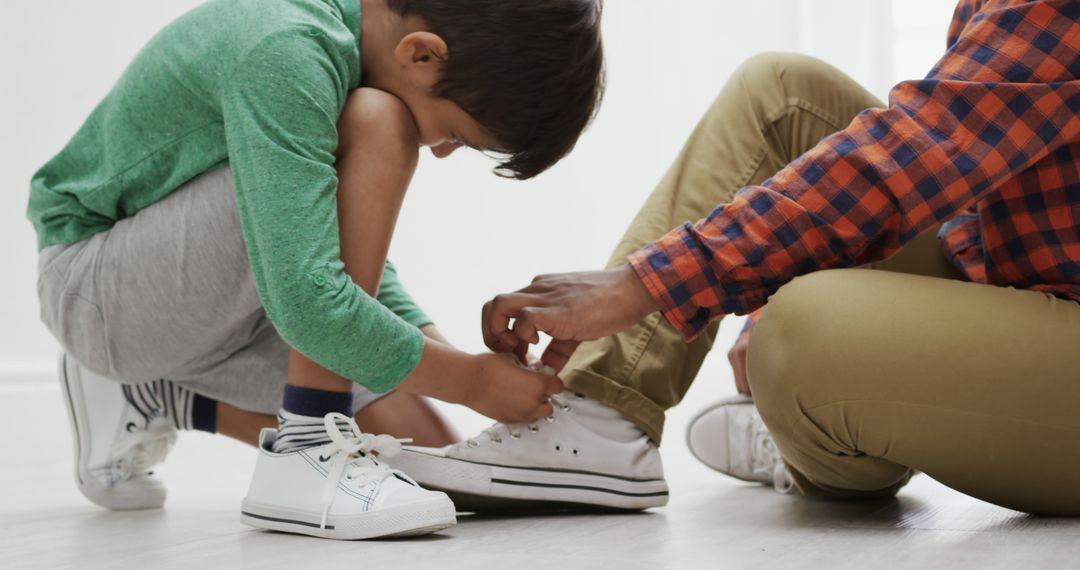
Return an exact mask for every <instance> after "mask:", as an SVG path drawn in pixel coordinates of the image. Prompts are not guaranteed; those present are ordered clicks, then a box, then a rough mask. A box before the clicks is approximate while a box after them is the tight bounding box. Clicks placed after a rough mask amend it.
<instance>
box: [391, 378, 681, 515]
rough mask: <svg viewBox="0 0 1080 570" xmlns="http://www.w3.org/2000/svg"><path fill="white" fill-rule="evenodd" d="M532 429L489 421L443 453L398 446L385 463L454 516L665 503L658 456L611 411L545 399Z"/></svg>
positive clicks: (575, 397) (580, 399)
mask: <svg viewBox="0 0 1080 570" xmlns="http://www.w3.org/2000/svg"><path fill="white" fill-rule="evenodd" d="M552 403H553V405H554V407H555V412H554V413H553V414H552V415H551V416H549V417H547V418H546V419H542V420H540V421H537V422H535V423H532V424H517V425H506V424H501V423H496V424H495V425H493V426H491V427H489V428H488V429H486V430H484V431H483V432H481V433H480V434H479V435H477V436H476V437H474V438H471V439H468V440H466V441H464V442H461V443H458V444H454V445H450V446H447V447H443V448H423V447H405V448H404V450H403V451H402V453H401V454H400V455H398V456H397V457H395V458H394V459H392V460H391V461H392V462H393V464H394V466H395V467H398V468H401V469H403V470H405V471H406V472H408V473H409V474H410V475H411V476H413V477H415V478H416V480H417V481H418V482H419V483H420V484H421V485H424V486H425V487H428V488H431V489H439V490H441V491H445V492H446V493H447V494H448V495H450V497H451V498H452V499H453V500H454V503H455V505H456V506H457V508H458V510H459V511H472V512H483V511H500V510H591V509H619V510H642V509H647V508H650V507H659V506H663V505H665V504H667V501H668V486H667V482H666V481H665V480H664V469H663V465H662V464H661V461H660V453H659V452H658V451H657V449H656V446H655V445H654V444H653V443H652V442H651V441H650V440H649V438H648V437H647V436H646V435H645V434H644V433H643V432H642V431H641V430H640V429H638V428H637V426H635V425H634V424H633V423H631V422H630V421H628V420H627V419H625V418H624V417H623V416H622V414H620V413H619V412H617V411H615V410H613V409H611V408H609V407H607V406H605V405H603V404H601V403H599V402H596V401H594V400H590V399H588V398H585V397H584V396H582V395H580V394H574V393H572V392H563V393H561V394H559V395H558V396H553V397H552Z"/></svg>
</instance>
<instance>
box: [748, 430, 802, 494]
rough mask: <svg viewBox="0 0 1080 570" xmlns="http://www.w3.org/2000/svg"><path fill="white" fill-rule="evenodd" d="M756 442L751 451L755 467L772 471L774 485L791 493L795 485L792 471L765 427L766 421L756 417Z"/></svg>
mask: <svg viewBox="0 0 1080 570" xmlns="http://www.w3.org/2000/svg"><path fill="white" fill-rule="evenodd" d="M755 419H756V421H755V422H754V433H753V437H754V444H753V449H752V450H751V451H750V461H751V466H752V467H753V469H754V470H755V471H756V470H759V469H760V470H764V471H766V472H771V473H772V478H773V487H775V488H776V490H777V491H780V492H781V493H790V492H791V490H792V488H793V487H794V485H795V482H794V481H792V479H791V473H790V472H789V471H788V470H787V466H786V465H784V459H783V458H782V457H781V456H780V450H779V449H777V448H776V443H775V442H774V441H773V438H772V434H770V433H769V430H768V428H766V427H765V422H763V421H761V419H760V418H755Z"/></svg>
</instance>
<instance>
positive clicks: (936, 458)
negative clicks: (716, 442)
mask: <svg viewBox="0 0 1080 570" xmlns="http://www.w3.org/2000/svg"><path fill="white" fill-rule="evenodd" d="M880 105H881V103H880V102H879V101H878V100H876V99H875V98H874V97H873V96H872V95H870V94H869V93H868V92H867V91H865V90H864V89H862V88H861V87H860V86H859V85H857V84H856V83H855V82H854V81H852V80H851V79H850V78H848V77H846V76H845V75H843V74H842V73H841V72H839V71H838V70H836V69H834V68H832V67H830V66H828V65H826V64H824V63H822V62H820V61H817V60H814V59H811V58H808V57H804V56H798V55H779V54H768V55H762V56H757V57H755V58H753V59H751V60H749V61H748V62H747V63H746V64H744V65H743V66H742V67H741V68H740V69H739V70H738V71H737V72H736V74H735V75H734V77H733V78H732V80H731V81H730V82H729V83H728V84H727V86H725V88H724V89H723V91H722V92H721V93H720V96H719V97H718V98H717V100H716V102H715V103H714V104H713V106H712V107H711V108H710V109H709V111H708V112H707V113H706V115H705V117H704V118H703V119H702V121H701V123H700V125H698V127H697V129H696V130H695V131H694V133H693V134H692V135H691V137H690V140H689V142H688V143H687V144H686V147H685V148H684V149H683V151H682V153H681V154H680V156H679V157H678V159H677V160H676V162H675V164H674V165H673V166H672V168H671V170H670V171H669V172H668V174H667V175H666V176H665V178H664V179H663V181H662V182H661V183H660V185H659V186H658V187H657V189H656V191H655V192H654V193H653V194H652V196H650V198H649V199H648V201H647V202H646V204H645V206H644V207H643V208H642V210H641V212H640V213H639V214H638V216H637V218H636V219H635V220H634V221H633V223H632V224H631V226H630V229H629V230H628V231H627V232H626V235H625V236H624V238H623V240H622V242H621V243H620V244H619V246H618V247H617V248H616V250H615V253H614V255H613V256H612V259H611V262H610V263H611V264H612V265H617V264H621V263H625V262H626V261H625V259H626V256H627V255H628V254H630V253H632V252H633V251H635V250H636V249H638V248H640V247H641V246H643V245H645V244H646V243H648V242H650V241H653V240H655V239H657V238H659V237H660V236H661V235H663V234H664V233H666V232H667V231H668V230H670V229H671V228H673V227H675V226H677V225H679V224H681V223H683V222H685V221H693V220H698V219H700V218H702V217H704V216H705V215H706V214H707V213H708V212H709V211H710V210H712V209H713V208H714V207H716V206H717V205H719V204H721V203H724V202H728V201H730V200H731V198H732V196H733V194H734V193H735V192H736V191H737V190H738V189H740V188H742V187H743V186H746V185H748V184H755V183H760V182H762V181H763V180H765V179H766V178H768V177H769V176H771V175H772V174H774V173H775V172H776V171H778V170H780V169H781V168H782V167H784V166H785V165H786V164H787V163H788V162H790V161H792V160H793V159H795V158H796V157H797V156H799V155H800V154H802V153H803V152H804V151H806V150H808V149H810V148H811V147H813V146H814V145H815V144H816V143H817V142H818V141H820V140H821V139H822V138H824V137H825V136H827V135H829V134H831V133H833V132H835V131H837V130H840V129H842V128H844V127H846V126H847V125H848V123H850V122H851V120H852V119H853V118H854V117H855V115H856V114H858V113H859V112H860V111H862V110H864V109H866V108H869V107H873V106H880ZM867 268H869V269H876V271H866V270H865V268H863V269H841V270H829V271H821V272H818V273H814V274H811V275H808V276H804V277H801V278H799V279H796V280H794V281H792V282H791V283H789V284H788V285H786V286H785V287H783V288H782V289H781V290H780V291H779V292H778V293H777V294H776V295H774V296H773V297H772V298H771V299H770V301H769V304H768V305H767V306H766V309H765V312H764V314H763V316H762V319H761V321H760V322H759V323H758V325H757V327H755V329H754V332H753V333H752V334H751V337H750V350H749V358H748V360H749V362H748V376H749V380H750V383H751V387H752V389H753V392H754V395H755V401H756V403H757V406H758V409H759V411H760V412H761V415H762V417H763V418H764V420H765V422H766V424H767V425H768V427H769V429H770V431H771V432H772V433H773V435H774V437H775V439H776V443H777V446H778V447H779V449H780V451H781V453H782V455H783V457H784V459H785V461H786V462H787V464H788V466H789V467H790V468H791V470H792V472H793V475H794V478H795V480H796V485H797V486H798V488H799V489H800V490H801V491H802V492H803V493H804V494H805V495H808V496H814V497H822V498H859V497H877V496H887V495H891V494H893V493H895V492H896V491H897V490H898V489H899V488H900V487H901V486H903V485H904V483H906V482H907V480H908V478H909V477H910V474H911V472H912V470H913V469H916V470H920V471H923V472H925V473H927V474H929V475H930V476H931V477H934V478H935V479H937V480H939V481H941V482H943V483H945V484H946V485H949V486H951V487H953V488H956V489H958V490H960V491H963V492H965V493H968V494H971V495H973V496H976V497H979V498H981V499H984V500H987V501H991V502H994V503H997V504H1000V505H1003V506H1007V507H1011V508H1015V509H1019V510H1023V511H1028V512H1036V513H1046V514H1074V515H1075V514H1080V488H1078V486H1077V483H1078V482H1080V305H1078V304H1077V303H1075V302H1072V301H1066V300H1062V299H1057V298H1054V297H1052V296H1050V295H1046V294H1043V293H1038V292H1033V291H1022V290H1015V289H1010V288H1001V287H993V286H988V285H980V284H973V283H968V282H964V281H963V277H962V275H961V274H960V273H959V272H958V271H957V270H956V269H955V267H953V266H952V264H951V263H950V262H949V261H948V260H946V259H945V257H944V255H943V254H942V253H941V250H940V249H939V247H938V243H937V239H936V236H935V232H927V233H925V234H923V235H922V236H920V237H919V238H917V239H916V240H914V241H912V242H911V243H910V244H908V246H907V247H905V248H904V250H902V251H901V252H900V253H898V254H897V255H895V256H893V257H892V258H890V259H889V260H886V261H883V262H879V263H876V264H871V265H870V266H867ZM717 326H718V324H717V323H713V325H712V326H711V327H709V329H708V330H707V331H706V332H704V333H703V334H702V335H701V336H700V337H699V338H697V339H696V340H695V341H694V342H691V343H684V342H683V341H682V339H681V337H680V335H679V334H678V333H677V332H676V331H675V330H674V329H673V328H672V327H671V326H670V325H668V324H667V322H666V321H664V320H663V318H662V317H661V316H660V315H659V314H654V315H651V316H649V317H647V318H646V319H645V320H643V321H642V322H641V323H639V324H638V325H636V326H635V327H633V328H632V329H630V330H628V331H626V332H623V333H621V334H618V335H614V336H611V337H607V338H603V339H600V340H597V341H593V342H589V343H584V344H582V345H581V346H580V347H579V348H578V350H577V351H576V352H575V354H574V356H573V357H572V358H571V360H570V362H569V363H568V364H567V366H566V368H565V369H564V372H563V374H562V377H563V379H564V381H565V382H566V383H567V385H568V386H569V387H570V388H571V389H573V390H575V391H578V392H581V393H584V394H586V395H588V396H590V397H592V398H595V399H598V400H600V401H602V402H604V403H606V404H608V405H610V406H612V407H614V408H615V409H618V410H619V411H620V412H622V413H623V414H624V415H625V416H626V417H628V418H629V419H631V420H632V421H634V422H635V423H636V424H637V425H638V426H640V427H641V428H642V429H643V430H645V431H646V433H648V434H649V435H650V436H651V437H652V438H653V439H654V440H656V441H659V440H660V437H661V433H662V431H663V423H664V410H666V409H667V408H669V407H671V406H674V405H675V404H677V403H679V401H680V400H681V399H682V397H683V395H684V394H685V393H686V391H687V389H689V387H690V383H691V382H692V381H693V379H694V377H695V376H696V374H697V371H698V369H699V367H700V366H701V362H702V360H703V359H704V357H705V355H706V354H707V353H708V351H709V349H710V348H711V345H712V342H713V339H714V337H715V333H716V329H717Z"/></svg>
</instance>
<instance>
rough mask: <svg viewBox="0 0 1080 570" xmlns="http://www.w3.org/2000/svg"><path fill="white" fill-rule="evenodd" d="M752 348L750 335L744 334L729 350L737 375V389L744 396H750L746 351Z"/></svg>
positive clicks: (730, 359) (734, 372)
mask: <svg viewBox="0 0 1080 570" xmlns="http://www.w3.org/2000/svg"><path fill="white" fill-rule="evenodd" d="M749 348H750V335H748V334H743V335H740V336H739V339H738V340H736V341H735V344H734V346H732V347H731V350H730V351H729V352H728V355H727V357H728V362H730V363H731V371H732V373H733V374H734V375H735V389H736V390H738V391H739V393H740V394H742V395H744V396H750V395H751V394H750V382H749V380H747V376H746V351H747V349H749Z"/></svg>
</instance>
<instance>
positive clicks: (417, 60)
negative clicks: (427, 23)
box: [394, 32, 450, 89]
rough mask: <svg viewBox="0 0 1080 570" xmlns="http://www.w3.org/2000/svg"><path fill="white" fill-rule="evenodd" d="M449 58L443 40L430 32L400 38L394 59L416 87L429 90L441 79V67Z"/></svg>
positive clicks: (414, 33)
mask: <svg viewBox="0 0 1080 570" xmlns="http://www.w3.org/2000/svg"><path fill="white" fill-rule="evenodd" d="M449 57H450V51H449V50H448V49H447V47H446V42H445V41H443V39H442V38H441V37H439V36H437V35H435V34H433V33H431V32H413V33H411V34H408V35H406V36H405V37H403V38H401V41H400V42H398V45H397V47H396V48H394V59H395V60H396V61H397V63H398V65H400V66H402V68H404V69H403V70H404V71H405V75H406V77H408V78H409V81H410V82H412V83H413V84H414V85H416V86H417V87H421V88H424V89H431V88H433V87H435V85H436V84H437V83H438V82H439V78H440V77H442V66H443V64H444V63H446V60H447V58H449Z"/></svg>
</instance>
